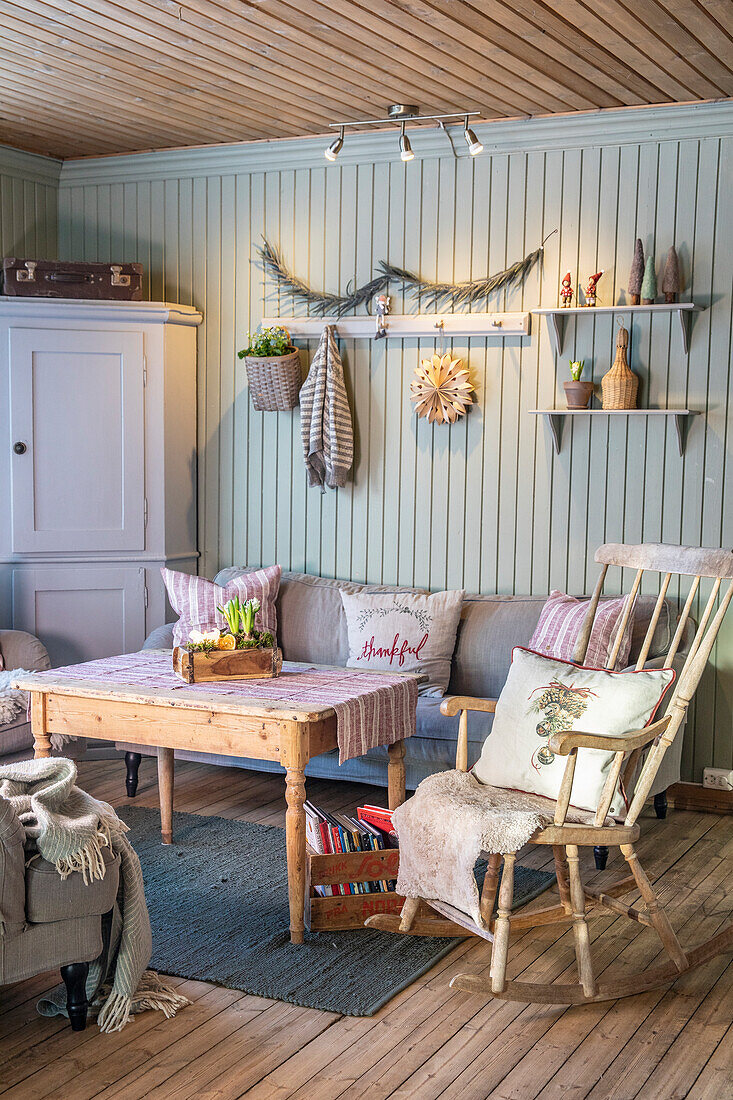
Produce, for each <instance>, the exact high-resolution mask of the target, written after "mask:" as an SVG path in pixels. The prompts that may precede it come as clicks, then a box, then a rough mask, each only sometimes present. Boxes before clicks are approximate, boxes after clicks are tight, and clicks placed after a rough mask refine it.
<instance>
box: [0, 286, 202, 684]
mask: <svg viewBox="0 0 733 1100" xmlns="http://www.w3.org/2000/svg"><path fill="white" fill-rule="evenodd" d="M200 322H201V314H200V313H199V312H198V311H197V310H195V309H193V308H191V307H189V306H175V305H168V304H165V303H155V302H151V303H145V302H123V303H111V302H78V301H64V300H58V299H56V300H50V299H49V300H38V299H35V300H34V299H22V298H21V299H19V298H0V393H1V394H3V395H4V396H3V398H2V402H1V403H0V485H4V486H5V491H4V493H3V495H2V499H0V624H2V625H5V624H7V625H11V624H12V626H14V627H15V628H17V629H21V630H29V631H31V633H34V634H37V635H38V636H39V637H40V638H41V639H42V641H43V642H44V643H45V644H46V646H47V647H48V649H49V652H50V654H51V659H52V662H53V664H54V665H60V664H68V663H72V662H77V661H84V660H91V659H93V658H95V657H102V656H109V655H111V654H113V653H123V652H130V651H132V650H135V649H139V648H140V646H141V645H142V643H143V641H144V639H145V635H146V633H147V632H148V631H150V630H151V629H152V628H153V627H155V626H158V625H159V624H160V623H162V622H164V621H165V601H164V595H163V587H162V581H161V578H160V566H161V565H164V564H168V565H170V566H171V567H173V568H178V569H182V570H184V571H186V572H195V571H196V562H197V557H198V555H197V550H196V327H197V325H198V324H199V323H200Z"/></svg>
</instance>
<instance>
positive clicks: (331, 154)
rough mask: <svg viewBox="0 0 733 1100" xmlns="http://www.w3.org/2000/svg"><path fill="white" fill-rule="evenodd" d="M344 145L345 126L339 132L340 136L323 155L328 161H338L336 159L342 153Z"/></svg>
mask: <svg viewBox="0 0 733 1100" xmlns="http://www.w3.org/2000/svg"><path fill="white" fill-rule="evenodd" d="M343 145H344V128H343V126H342V127H341V129H340V130H339V136H338V137H337V138H334V139H333V141H332V142H331V144H330V145H329V146H328V148H327V149H324V151H323V155H324V157H325V158H326V160H336V157H337V156H338V155H339V153H340V152H341V150H342V148H343Z"/></svg>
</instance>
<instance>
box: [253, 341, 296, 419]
mask: <svg viewBox="0 0 733 1100" xmlns="http://www.w3.org/2000/svg"><path fill="white" fill-rule="evenodd" d="M244 365H245V367H246V369H247V381H248V382H249V392H250V396H251V397H252V404H253V405H254V407H255V408H256V409H257V411H258V412H282V411H284V410H285V409H294V408H295V406H296V405H297V404H298V394H299V392H300V387H301V385H302V384H303V377H302V374H301V371H300V355H299V353H298V350H297V348H291V350H290V351H289V352H288V353H287V355H262V356H259V355H247V356H245V359H244Z"/></svg>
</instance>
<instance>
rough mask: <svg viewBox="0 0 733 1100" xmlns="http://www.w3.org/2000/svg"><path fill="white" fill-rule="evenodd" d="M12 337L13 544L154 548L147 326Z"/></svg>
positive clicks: (21, 332)
mask: <svg viewBox="0 0 733 1100" xmlns="http://www.w3.org/2000/svg"><path fill="white" fill-rule="evenodd" d="M9 336H10V347H9V351H10V425H11V428H10V430H11V438H10V440H9V446H10V449H11V452H12V454H11V488H12V532H13V534H12V540H13V541H12V547H13V551H14V552H15V553H28V552H31V553H32V552H34V551H35V552H42V551H51V552H54V553H55V552H57V551H94V550H144V549H145V466H144V458H145V456H144V401H143V366H144V360H143V334H142V333H141V332H107V331H92V330H90V329H85V330H78V329H48V328H46V329H44V328H41V329H24V328H13V329H11V330H10V333H9Z"/></svg>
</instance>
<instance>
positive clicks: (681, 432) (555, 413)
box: [529, 409, 698, 455]
mask: <svg viewBox="0 0 733 1100" xmlns="http://www.w3.org/2000/svg"><path fill="white" fill-rule="evenodd" d="M529 411H530V413H531V414H532V416H544V417H545V418H546V419H547V423H548V424H549V425H550V431H551V432H552V441H553V444H554V447H555V450H556V452H557V453H558V454H559V453H560V449H561V446H562V429H563V425H564V423H565V417H567V416H673V417H674V424H675V428H676V429H677V444H678V446H679V451H680V455H682V454H684V450H685V438H686V434H687V426H688V424H689V423H690V417H691V416H698V413H697V411H695V410H693V409H530V410H529Z"/></svg>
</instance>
